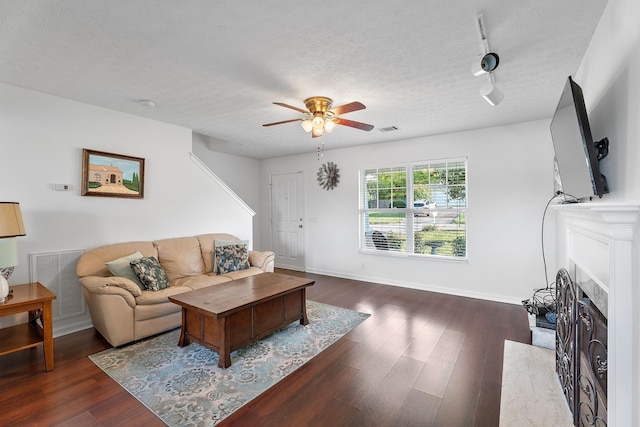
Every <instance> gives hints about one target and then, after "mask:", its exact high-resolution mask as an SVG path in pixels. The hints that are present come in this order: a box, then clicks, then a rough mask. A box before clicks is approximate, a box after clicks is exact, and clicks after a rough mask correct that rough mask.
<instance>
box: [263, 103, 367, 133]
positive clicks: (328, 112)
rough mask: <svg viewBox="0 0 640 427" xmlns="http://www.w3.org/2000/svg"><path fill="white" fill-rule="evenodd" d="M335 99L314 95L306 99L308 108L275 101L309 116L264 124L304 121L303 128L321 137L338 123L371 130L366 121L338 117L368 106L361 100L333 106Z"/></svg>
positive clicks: (272, 124)
mask: <svg viewBox="0 0 640 427" xmlns="http://www.w3.org/2000/svg"><path fill="white" fill-rule="evenodd" d="M332 103H333V101H332V100H331V98H327V97H325V96H313V97H311V98H307V99H305V100H304V105H305V106H306V107H307V109H306V110H303V109H302V108H298V107H294V106H292V105H288V104H283V103H282V102H274V104H276V105H279V106H281V107H285V108H290V109H292V110H295V111H299V112H301V113H303V114H306V115H307V117H300V118H297V119H291V120H284V121H282V122H275V123H267V124H264V125H262V126H274V125H281V124H283V123H291V122H297V121H302V128H303V129H304V130H305V132H311V136H312V137H313V138H317V137H320V136H322V135H323V134H324V132H325V131H326V132H329V133H330V132H331V131H333V129H334V128H335V126H336V125H342V126H349V127H352V128H356V129H361V130H366V131H370V130H371V129H373V125H368V124H366V123H361V122H356V121H353V120H347V119H343V118H340V117H338V116H339V115H341V114H345V113H350V112H352V111H358V110H364V109H365V108H366V107H365V106H364V104H362V103H360V102H357V101H355V102H350V103H348V104H344V105H341V106H339V107H335V108H331V104H332Z"/></svg>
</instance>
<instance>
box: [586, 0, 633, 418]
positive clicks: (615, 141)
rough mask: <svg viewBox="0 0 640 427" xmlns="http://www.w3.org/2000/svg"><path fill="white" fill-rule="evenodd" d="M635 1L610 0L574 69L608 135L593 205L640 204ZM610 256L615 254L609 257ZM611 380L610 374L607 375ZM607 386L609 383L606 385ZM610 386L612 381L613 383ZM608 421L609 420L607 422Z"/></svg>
mask: <svg viewBox="0 0 640 427" xmlns="http://www.w3.org/2000/svg"><path fill="white" fill-rule="evenodd" d="M639 20H640V3H638V1H637V0H610V1H609V4H608V5H607V8H606V9H605V12H604V14H603V16H602V19H601V20H600V23H599V24H598V27H597V29H596V32H595V33H594V36H593V38H592V40H591V43H590V45H589V48H588V49H587V52H586V54H585V56H584V58H583V60H582V63H581V64H580V67H579V69H578V72H577V73H576V81H577V82H578V83H579V84H580V85H581V86H582V89H583V92H584V95H585V104H586V106H587V111H588V112H589V119H590V122H591V129H592V133H593V136H594V139H600V138H602V137H605V136H606V137H607V138H609V144H610V145H609V150H610V151H609V156H608V157H607V158H605V159H603V160H602V162H601V169H602V173H604V174H605V175H606V176H607V180H608V183H609V187H610V191H611V192H610V194H608V195H606V196H605V197H604V198H603V199H601V200H596V201H594V202H593V203H594V204H618V205H622V206H624V205H627V206H628V207H629V208H631V209H637V207H638V205H639V204H640V26H639V25H638V21H639ZM639 234H640V229H639V225H638V224H635V233H634V236H633V240H632V248H633V253H632V258H631V259H632V266H633V271H632V280H631V283H630V284H629V286H628V288H630V289H632V295H631V298H632V301H631V304H630V306H631V307H635V308H637V307H640V287H639V286H638V278H639V277H640V276H639V274H638V273H639V271H638V266H639V265H640V237H639ZM614 256H615V255H614ZM616 327H618V328H629V327H631V328H632V331H633V332H632V335H633V340H632V343H630V344H629V343H627V344H629V345H630V346H631V347H632V348H633V353H632V355H631V357H632V360H633V361H635V362H634V366H633V369H632V370H631V372H628V375H629V376H630V377H632V378H633V392H632V393H631V395H630V396H625V398H626V399H629V402H630V405H629V407H630V408H633V415H632V419H633V421H632V423H633V425H638V424H640V362H638V361H639V360H640V313H639V311H638V310H637V309H636V310H634V312H633V322H632V325H627V324H625V325H616ZM609 378H611V377H609ZM611 386H612V385H611V384H610V385H609V387H611ZM614 386H615V384H614ZM609 425H611V423H610V424H609Z"/></svg>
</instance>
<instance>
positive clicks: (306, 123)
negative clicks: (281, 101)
mask: <svg viewBox="0 0 640 427" xmlns="http://www.w3.org/2000/svg"><path fill="white" fill-rule="evenodd" d="M302 129H304V131H305V132H307V133H309V132H311V129H313V120H311V119H306V120H303V121H302Z"/></svg>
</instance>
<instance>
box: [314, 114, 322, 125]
mask: <svg viewBox="0 0 640 427" xmlns="http://www.w3.org/2000/svg"><path fill="white" fill-rule="evenodd" d="M322 126H324V119H323V118H322V116H320V115H317V116H315V117H314V118H313V127H314V128H316V127H318V128H321V127H322Z"/></svg>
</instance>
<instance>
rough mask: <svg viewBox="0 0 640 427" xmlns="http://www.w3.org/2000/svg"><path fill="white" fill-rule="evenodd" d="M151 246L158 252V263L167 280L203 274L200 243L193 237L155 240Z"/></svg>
mask: <svg viewBox="0 0 640 427" xmlns="http://www.w3.org/2000/svg"><path fill="white" fill-rule="evenodd" d="M153 244H154V245H155V246H156V248H157V250H158V261H160V264H161V265H162V268H163V269H164V271H165V273H167V277H168V278H169V280H174V279H177V278H179V277H184V276H193V275H196V274H203V273H204V272H205V267H204V262H203V261H202V254H201V253H200V243H199V242H198V239H196V238H195V237H178V238H174V239H164V240H156V241H155V242H153Z"/></svg>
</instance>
